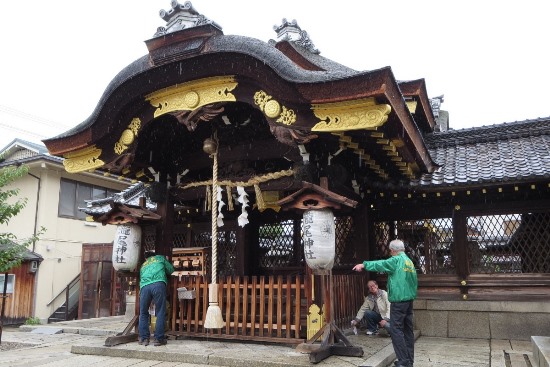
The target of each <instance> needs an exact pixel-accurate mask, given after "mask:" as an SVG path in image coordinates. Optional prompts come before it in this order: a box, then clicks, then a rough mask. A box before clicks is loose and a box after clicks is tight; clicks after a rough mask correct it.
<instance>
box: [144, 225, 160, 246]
mask: <svg viewBox="0 0 550 367" xmlns="http://www.w3.org/2000/svg"><path fill="white" fill-rule="evenodd" d="M156 237H157V236H156V230H155V226H147V227H144V228H143V251H155V238H156Z"/></svg>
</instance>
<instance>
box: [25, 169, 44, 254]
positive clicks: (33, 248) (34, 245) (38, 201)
mask: <svg viewBox="0 0 550 367" xmlns="http://www.w3.org/2000/svg"><path fill="white" fill-rule="evenodd" d="M28 174H29V176H32V177H34V178H36V179H37V180H38V190H36V208H35V211H34V230H33V236H36V233H37V226H38V206H39V204H40V187H41V183H42V180H41V178H40V177H38V176H35V175H33V174H32V173H30V172H29V173H28ZM35 249H36V241H33V242H32V252H34V250H35Z"/></svg>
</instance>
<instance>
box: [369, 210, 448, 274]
mask: <svg viewBox="0 0 550 367" xmlns="http://www.w3.org/2000/svg"><path fill="white" fill-rule="evenodd" d="M374 233H375V241H376V254H375V256H374V258H376V259H385V258H387V257H388V256H390V251H389V248H388V245H389V242H390V241H391V240H392V239H395V238H399V239H401V240H403V242H404V243H405V252H406V253H407V255H408V256H409V257H410V258H411V260H412V261H413V262H414V264H415V267H416V269H417V271H418V272H419V273H423V274H454V273H456V269H455V264H454V262H453V257H454V254H453V246H452V244H453V238H454V237H453V229H452V220H451V218H435V219H420V220H410V221H397V222H377V223H375V226H374Z"/></svg>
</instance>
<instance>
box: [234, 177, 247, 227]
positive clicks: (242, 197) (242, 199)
mask: <svg viewBox="0 0 550 367" xmlns="http://www.w3.org/2000/svg"><path fill="white" fill-rule="evenodd" d="M237 193H238V194H239V197H238V199H237V202H239V203H241V205H242V209H241V210H242V211H241V215H239V218H237V222H238V223H239V226H241V227H244V226H245V225H247V224H248V212H247V211H246V207H248V206H249V205H248V194H247V193H246V191H245V190H244V187H243V186H237Z"/></svg>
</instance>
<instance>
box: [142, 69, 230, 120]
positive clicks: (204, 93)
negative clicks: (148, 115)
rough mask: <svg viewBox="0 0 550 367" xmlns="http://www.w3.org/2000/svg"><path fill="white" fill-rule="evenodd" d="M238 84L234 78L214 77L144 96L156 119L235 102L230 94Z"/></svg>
mask: <svg viewBox="0 0 550 367" xmlns="http://www.w3.org/2000/svg"><path fill="white" fill-rule="evenodd" d="M237 85H238V83H237V82H236V81H235V77H234V76H216V77H211V78H204V79H199V80H194V81H192V82H187V83H183V84H177V85H174V86H172V87H168V88H165V89H161V90H158V91H156V92H154V93H151V94H148V95H147V96H145V100H146V101H149V103H151V105H152V106H153V107H157V109H156V110H155V113H154V116H155V117H158V116H161V115H164V114H166V113H169V112H173V111H192V110H195V109H197V108H199V107H202V106H205V105H208V104H211V103H216V102H235V101H236V100H237V99H236V98H235V96H234V95H233V94H232V93H231V92H232V91H233V90H234V89H235V88H236V87H237Z"/></svg>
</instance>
